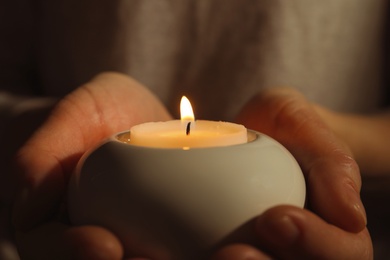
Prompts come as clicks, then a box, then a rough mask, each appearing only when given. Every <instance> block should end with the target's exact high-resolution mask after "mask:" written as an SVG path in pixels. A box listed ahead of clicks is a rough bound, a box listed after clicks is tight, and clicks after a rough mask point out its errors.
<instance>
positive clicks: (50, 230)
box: [14, 73, 170, 260]
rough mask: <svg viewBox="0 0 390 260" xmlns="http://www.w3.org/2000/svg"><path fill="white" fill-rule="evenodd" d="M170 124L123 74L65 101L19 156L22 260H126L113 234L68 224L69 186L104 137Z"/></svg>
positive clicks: (17, 218) (103, 78) (101, 79)
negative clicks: (142, 125)
mask: <svg viewBox="0 0 390 260" xmlns="http://www.w3.org/2000/svg"><path fill="white" fill-rule="evenodd" d="M168 119H170V115H169V114H168V112H167V111H166V109H165V108H164V106H163V105H162V104H161V103H160V102H159V101H158V99H157V98H156V97H155V96H154V95H153V94H151V92H150V91H148V90H147V89H146V88H144V87H142V86H141V85H140V84H138V83H137V82H135V81H134V80H132V79H131V78H129V77H127V76H124V75H121V74H118V73H104V74H101V75H99V76H97V77H95V78H94V79H93V80H91V81H90V82H89V83H87V84H85V85H84V86H82V87H80V88H79V89H77V90H75V91H74V92H73V93H71V94H70V95H68V96H67V97H65V98H64V99H63V100H62V101H61V102H60V103H59V104H58V105H57V106H56V108H55V109H54V110H53V112H52V113H51V115H50V116H49V118H48V120H47V121H46V122H45V123H44V124H43V125H42V126H41V127H40V129H38V131H36V132H35V134H34V135H33V136H32V137H31V138H30V139H29V141H28V142H27V143H26V144H25V145H24V146H23V147H22V148H21V149H20V151H19V152H18V155H17V159H16V164H17V168H18V171H17V179H18V183H17V186H18V187H19V192H18V193H19V198H18V199H17V200H16V203H15V207H14V224H15V227H16V231H17V242H18V249H19V252H20V255H21V257H22V259H40V260H41V259H110V260H114V259H122V258H123V257H124V255H125V253H124V252H123V251H124V249H123V247H122V245H121V242H120V241H119V240H118V238H117V237H116V236H115V235H114V234H112V233H111V232H110V231H109V230H106V229H104V228H102V227H98V226H70V225H69V224H68V223H66V221H64V220H63V218H62V217H63V216H64V215H66V211H65V212H61V210H63V209H61V206H63V198H64V196H65V193H66V187H67V181H68V178H69V175H70V174H71V173H72V171H73V169H74V167H75V165H76V163H77V161H78V160H79V158H80V157H81V155H82V154H84V153H85V152H86V151H87V150H89V149H91V148H92V147H94V146H96V145H97V144H98V143H99V142H101V141H102V140H103V139H104V138H106V137H108V136H110V135H112V134H115V133H117V132H120V131H124V130H127V129H130V127H131V126H133V125H135V124H139V123H143V122H146V121H165V120H168Z"/></svg>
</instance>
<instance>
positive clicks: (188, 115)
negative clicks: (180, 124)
mask: <svg viewBox="0 0 390 260" xmlns="http://www.w3.org/2000/svg"><path fill="white" fill-rule="evenodd" d="M180 116H181V121H194V120H195V116H194V111H192V106H191V103H190V101H189V100H188V98H186V96H183V97H182V98H181V101H180Z"/></svg>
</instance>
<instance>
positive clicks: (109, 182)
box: [68, 130, 305, 259]
mask: <svg viewBox="0 0 390 260" xmlns="http://www.w3.org/2000/svg"><path fill="white" fill-rule="evenodd" d="M128 138H129V132H125V133H120V134H117V135H115V136H113V137H111V138H110V139H108V140H107V141H106V142H105V143H103V144H102V145H100V146H99V147H98V148H97V149H95V150H94V151H92V152H90V153H88V154H86V155H84V157H83V158H82V159H81V160H80V162H79V165H78V167H77V169H76V172H75V173H74V174H73V176H72V178H71V181H70V185H69V194H68V195H69V197H68V204H69V205H68V207H69V208H68V209H69V216H70V220H71V222H72V223H73V224H75V225H91V224H92V225H99V226H103V227H105V228H107V229H109V230H111V231H112V232H113V233H114V234H116V235H117V236H118V237H119V239H120V240H121V241H122V243H123V246H124V248H125V251H126V252H127V253H135V254H136V255H139V256H147V257H151V258H154V259H201V258H202V257H204V256H205V255H207V254H208V253H209V252H210V250H212V249H214V248H215V247H216V246H219V245H221V244H224V243H228V242H250V240H251V236H252V235H251V230H252V226H250V227H249V226H248V225H249V223H250V222H251V220H253V219H254V218H255V217H256V216H258V215H260V214H261V213H262V212H264V211H265V210H267V209H269V208H271V207H273V206H276V205H280V204H289V205H295V206H298V207H303V206H304V202H305V181H304V177H303V174H302V172H301V169H300V167H299V165H298V163H297V162H296V160H295V159H294V158H293V156H292V155H291V154H290V153H289V152H288V151H287V150H286V149H285V148H284V147H283V146H282V145H281V144H279V143H278V142H276V141H275V140H273V139H271V138H270V137H268V136H266V135H263V134H261V133H258V132H255V131H251V130H248V142H247V143H245V144H239V145H232V146H225V147H211V148H192V149H163V148H150V147H141V146H134V145H130V144H128V143H127V141H128Z"/></svg>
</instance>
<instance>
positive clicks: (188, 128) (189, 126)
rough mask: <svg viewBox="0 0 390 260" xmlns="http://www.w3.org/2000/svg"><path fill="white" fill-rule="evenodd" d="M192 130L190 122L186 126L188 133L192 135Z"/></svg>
mask: <svg viewBox="0 0 390 260" xmlns="http://www.w3.org/2000/svg"><path fill="white" fill-rule="evenodd" d="M190 132H191V122H188V124H187V128H186V135H190Z"/></svg>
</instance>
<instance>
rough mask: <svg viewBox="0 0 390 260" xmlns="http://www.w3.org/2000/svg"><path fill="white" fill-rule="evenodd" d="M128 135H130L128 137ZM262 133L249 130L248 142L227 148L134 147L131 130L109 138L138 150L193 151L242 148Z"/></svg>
mask: <svg viewBox="0 0 390 260" xmlns="http://www.w3.org/2000/svg"><path fill="white" fill-rule="evenodd" d="M126 135H128V136H127V137H126ZM260 135H262V134H261V133H259V132H257V131H254V130H251V129H247V142H245V143H242V144H233V145H226V146H212V147H181V148H178V147H150V146H141V145H134V144H131V143H129V142H130V130H125V131H122V132H119V133H117V134H115V135H113V136H111V137H110V138H109V140H110V141H115V142H118V143H121V144H124V145H129V146H132V147H137V148H143V149H151V150H193V149H215V148H220V147H232V146H241V145H246V144H248V143H252V142H254V141H256V140H257V139H258V138H259V137H260Z"/></svg>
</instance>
